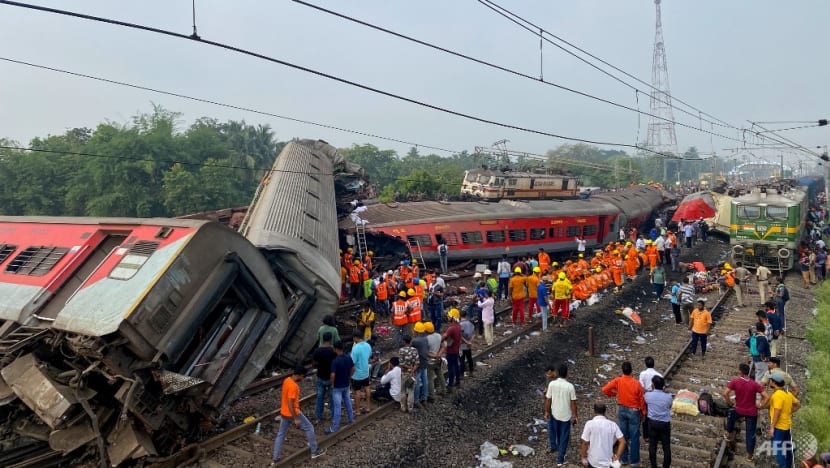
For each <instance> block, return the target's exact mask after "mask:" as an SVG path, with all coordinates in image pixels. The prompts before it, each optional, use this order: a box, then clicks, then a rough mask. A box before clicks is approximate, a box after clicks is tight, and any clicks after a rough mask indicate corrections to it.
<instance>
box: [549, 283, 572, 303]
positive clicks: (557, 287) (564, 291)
mask: <svg viewBox="0 0 830 468" xmlns="http://www.w3.org/2000/svg"><path fill="white" fill-rule="evenodd" d="M572 291H573V286H572V285H571V282H570V281H568V280H566V279H564V280H560V279H558V280H556V282H554V283H553V298H554V299H570V297H571V292H572Z"/></svg>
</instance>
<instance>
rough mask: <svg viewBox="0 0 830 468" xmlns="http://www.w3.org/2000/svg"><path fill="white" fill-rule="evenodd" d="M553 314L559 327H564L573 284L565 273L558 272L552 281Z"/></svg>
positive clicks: (568, 313) (568, 315)
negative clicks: (557, 275)
mask: <svg viewBox="0 0 830 468" xmlns="http://www.w3.org/2000/svg"><path fill="white" fill-rule="evenodd" d="M552 289H553V315H554V317H555V320H556V321H557V322H559V328H565V322H566V321H567V320H568V319H569V318H570V305H571V294H573V285H571V282H570V281H569V280H568V277H567V276H566V275H565V273H563V272H560V273H559V277H558V278H557V279H556V281H555V282H554V283H553V288H552Z"/></svg>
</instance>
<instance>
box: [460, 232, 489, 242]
mask: <svg viewBox="0 0 830 468" xmlns="http://www.w3.org/2000/svg"><path fill="white" fill-rule="evenodd" d="M461 243H462V244H465V245H470V244H483V243H484V240H482V238H481V232H479V231H468V232H462V233H461Z"/></svg>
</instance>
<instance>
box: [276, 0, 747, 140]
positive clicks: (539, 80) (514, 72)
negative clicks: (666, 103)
mask: <svg viewBox="0 0 830 468" xmlns="http://www.w3.org/2000/svg"><path fill="white" fill-rule="evenodd" d="M292 1H293V2H294V3H298V4H300V5H303V6H306V7H309V8H312V9H314V10H317V11H320V12H322V13H326V14H329V15H332V16H335V17H338V18H340V19H343V20H346V21H350V22H352V23H355V24H359V25H362V26H366V27H367V28H370V29H374V30H376V31H380V32H383V33H386V34H389V35H392V36H395V37H397V38H400V39H404V40H406V41H409V42H413V43H415V44H419V45H422V46H424V47H428V48H430V49H433V50H437V51H440V52H443V53H445V54H449V55H452V56H454V57H458V58H461V59H464V60H467V61H470V62H475V63H477V64H479V65H483V66H485V67H488V68H491V69H494V70H499V71H502V72H505V73H509V74H511V75H514V76H517V77H520V78H524V79H527V80H530V81H533V82H535V83H541V84H545V85H548V86H552V87H554V88H558V89H561V90H563V91H567V92H569V93H573V94H576V95H579V96H582V97H585V98H588V99H592V100H595V101H598V102H602V103H604V104H608V105H611V106H614V107H617V108H620V109H625V110H627V111H631V112H636V113H637V114H641V115H646V116H649V117H652V118H655V119H658V120H663V121H665V122H670V123H673V124H675V125H679V126H681V127H686V128H690V129H692V130H695V131H698V132H702V133H706V134H710V135H714V136H717V137H720V138H724V139H727V140H732V141H740V140H739V139H737V138H733V137H729V136H726V135H723V134H720V133H715V132H712V131H709V130H704V129H702V128H700V127H695V126H694V125H689V124H685V123H682V122H678V121H675V120H672V119H667V118H665V117H662V116H659V115H655V114H652V113H650V112H644V111H641V110H639V109H636V108H634V107H631V106H626V105H624V104H620V103H618V102H614V101H611V100H609V99H605V98H602V97H599V96H596V95H594V94H591V93H588V92H585V91H580V90H578V89H574V88H570V87H568V86H564V85H562V84H559V83H556V82H552V81H547V80H545V79H544V78H543V77H539V78H537V77H534V76H531V75H528V74H526V73H523V72H520V71H518V70H515V69H512V68H508V67H505V66H502V65H498V64H496V63H493V62H490V61H487V60H484V59H480V58H477V57H473V56H471V55H467V54H464V53H461V52H458V51H456V50H452V49H449V48H446V47H443V46H439V45H437V44H434V43H431V42H427V41H424V40H421V39H417V38H414V37H412V36H408V35H406V34H403V33H399V32H397V31H393V30H391V29H389V28H385V27H383V26H378V25H376V24H373V23H370V22H368V21H364V20H361V19H358V18H355V17H352V16H348V15H346V14H343V13H339V12H337V11H334V10H330V9H328V8H324V7H321V6H319V5H315V4H313V3H309V2H306V1H304V0H292ZM634 89H635V90H636V88H634ZM641 92H642V91H641ZM694 117H695V118H697V117H698V116H697V115H694Z"/></svg>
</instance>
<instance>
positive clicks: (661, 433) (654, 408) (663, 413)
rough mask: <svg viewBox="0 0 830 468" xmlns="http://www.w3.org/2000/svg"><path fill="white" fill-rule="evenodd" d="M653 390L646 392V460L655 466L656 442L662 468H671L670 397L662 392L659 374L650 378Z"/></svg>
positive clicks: (663, 386)
mask: <svg viewBox="0 0 830 468" xmlns="http://www.w3.org/2000/svg"><path fill="white" fill-rule="evenodd" d="M650 384H651V387H652V388H653V390H651V391H650V392H646V394H645V400H646V405H647V406H648V419H647V420H648V460H649V462H651V466H652V468H655V467H656V466H657V442H658V441H659V442H660V445H661V446H662V447H663V468H669V467H670V466H671V403H672V396H671V395H669V394H668V393H666V392H664V391H663V388H665V386H666V381H665V380H664V379H663V377H660V375H659V374H657V375H655V376H653V377H652V378H651V382H650Z"/></svg>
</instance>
